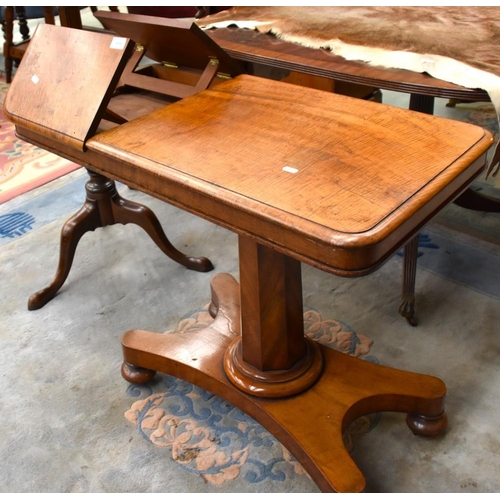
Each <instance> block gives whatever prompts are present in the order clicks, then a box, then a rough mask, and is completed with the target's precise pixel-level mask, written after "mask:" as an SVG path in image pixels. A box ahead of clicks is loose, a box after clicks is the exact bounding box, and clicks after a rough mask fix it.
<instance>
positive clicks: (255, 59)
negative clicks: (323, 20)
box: [206, 28, 490, 102]
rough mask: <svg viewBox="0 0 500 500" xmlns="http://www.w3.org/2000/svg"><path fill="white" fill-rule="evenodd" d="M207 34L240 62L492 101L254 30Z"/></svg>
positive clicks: (480, 92)
mask: <svg viewBox="0 0 500 500" xmlns="http://www.w3.org/2000/svg"><path fill="white" fill-rule="evenodd" d="M206 33H207V34H208V35H209V36H210V37H211V38H212V39H213V40H214V41H216V42H217V43H218V44H219V45H220V46H221V47H222V48H223V49H224V50H225V51H227V52H228V54H229V55H231V56H232V57H234V58H235V59H238V60H241V61H247V62H251V63H258V64H264V65H268V66H273V67H276V68H282V69H285V70H289V71H298V72H303V73H307V74H311V75H316V76H322V77H326V78H332V79H334V80H340V81H345V82H349V83H357V84H360V85H368V86H370V87H376V88H380V89H385V90H393V91H396V92H405V93H410V94H419V95H426V96H432V97H442V98H446V99H463V100H469V101H484V102H488V101H489V100H490V99H489V97H488V94H487V92H485V91H484V90H481V89H468V88H465V87H461V86H458V85H455V84H453V83H450V82H446V81H443V80H438V79H436V78H433V77H431V76H429V75H427V74H425V73H416V72H412V71H406V70H398V69H388V68H379V67H375V66H370V65H368V64H365V63H362V62H357V61H347V60H345V59H343V58H342V57H340V56H334V55H332V53H331V52H329V51H327V50H318V49H311V48H308V47H303V46H301V45H298V44H293V43H290V42H285V41H283V40H280V39H278V38H276V37H275V36H273V35H270V34H264V33H259V32H258V31H255V30H250V29H240V28H219V29H209V30H206Z"/></svg>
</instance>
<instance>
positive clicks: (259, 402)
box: [122, 274, 447, 492]
mask: <svg viewBox="0 0 500 500" xmlns="http://www.w3.org/2000/svg"><path fill="white" fill-rule="evenodd" d="M211 288H212V297H213V302H215V303H216V306H215V310H216V316H215V320H214V322H213V323H212V324H211V325H210V326H208V327H207V328H205V329H203V330H201V331H199V332H197V333H196V334H193V333H183V332H178V333H173V334H159V333H153V332H147V331H143V330H131V331H129V332H127V333H126V334H125V335H124V336H123V338H122V346H123V353H124V359H125V363H126V364H125V367H124V370H123V371H122V373H123V374H124V376H125V378H126V379H127V380H129V381H132V382H135V381H136V380H137V379H138V377H141V378H140V380H143V381H148V380H151V378H152V376H154V373H155V371H159V372H163V373H169V374H172V375H174V376H176V377H180V378H182V379H183V380H187V381H188V382H190V383H192V384H195V385H198V386H200V387H202V388H204V389H205V390H207V391H210V392H212V393H214V394H217V395H219V396H220V397H222V398H224V399H226V400H227V401H229V402H230V403H232V404H234V405H235V406H237V407H238V408H240V409H242V410H243V411H245V412H246V413H247V414H249V415H250V416H251V417H252V418H254V419H255V420H257V421H258V422H259V423H261V424H262V425H263V426H264V427H266V428H267V429H268V430H269V431H270V432H271V433H272V434H274V435H275V436H276V437H277V438H278V439H279V440H280V441H281V442H282V443H283V445H284V446H286V447H287V448H288V449H289V450H290V452H291V453H292V454H293V455H294V456H295V458H296V459H297V460H298V461H299V462H300V463H301V464H302V465H303V467H304V468H305V469H306V471H307V472H308V473H309V474H310V475H311V477H312V479H313V480H314V481H315V482H316V483H317V485H318V486H319V487H320V488H321V490H322V491H324V492H360V491H363V489H364V488H365V479H364V477H363V474H362V473H361V471H360V470H359V468H358V467H357V465H356V464H355V463H354V461H353V460H352V458H351V457H350V455H349V453H348V451H347V450H346V449H345V446H344V442H343V439H342V433H343V432H344V431H345V430H346V429H347V427H348V426H349V424H350V423H352V422H353V421H354V420H355V419H356V418H359V417H360V416H362V415H366V414H369V413H373V412H379V411H397V412H404V413H408V415H409V416H408V424H409V425H410V428H411V429H412V431H413V432H414V433H415V434H419V435H427V436H429V435H436V434H439V433H442V432H443V431H444V429H445V427H446V421H447V420H446V414H445V413H444V411H443V408H444V407H443V401H444V396H445V392H446V388H445V385H444V384H443V382H441V381H440V380H439V379H436V378H434V377H430V376H426V375H418V374H414V373H408V372H404V371H400V370H395V369H392V368H387V367H383V366H380V365H376V364H373V363H369V362H367V361H362V360H360V359H357V358H353V357H351V356H348V355H346V354H343V353H340V352H338V351H335V350H334V349H329V348H327V347H324V346H318V349H319V351H320V352H321V357H322V358H323V362H324V370H323V373H322V376H321V378H320V379H319V380H318V382H317V383H316V384H314V385H313V386H312V387H311V388H310V389H309V390H307V391H305V392H302V393H301V394H298V395H296V396H294V397H292V398H285V399H280V398H274V399H268V398H262V397H261V398H258V397H254V396H251V395H249V394H247V393H246V392H243V391H240V390H239V389H238V388H236V387H235V386H234V385H232V384H231V383H230V382H229V381H228V379H227V378H226V376H225V373H224V371H223V358H224V355H225V353H226V352H227V350H228V349H229V348H230V346H231V344H233V343H234V341H235V339H237V338H238V337H239V335H240V329H239V317H240V305H239V302H238V300H237V295H238V286H237V283H236V282H235V280H234V278H232V277H231V276H230V275H227V274H219V275H216V276H215V277H214V278H212V281H211ZM301 324H302V322H301ZM283 340H284V341H286V339H285V338H284V339H283ZM135 367H147V370H143V369H138V370H137V371H136V369H135ZM271 373H272V372H271Z"/></svg>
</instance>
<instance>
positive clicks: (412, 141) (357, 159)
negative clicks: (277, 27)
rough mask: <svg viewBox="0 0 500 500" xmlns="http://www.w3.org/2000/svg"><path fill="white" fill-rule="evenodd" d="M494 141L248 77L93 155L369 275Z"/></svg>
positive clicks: (98, 143)
mask: <svg viewBox="0 0 500 500" xmlns="http://www.w3.org/2000/svg"><path fill="white" fill-rule="evenodd" d="M491 144H492V137H491V134H490V133H489V132H486V131H485V130H483V129H482V128H480V127H476V126H474V125H469V124H465V123H462V122H457V121H452V120H446V119H442V118H437V117H434V116H429V115H425V114H422V113H416V112H411V111H406V110H401V109H398V108H394V107H390V106H385V105H380V104H378V103H371V102H366V101H362V100H356V99H352V98H348V97H344V96H340V95H336V94H326V93H324V92H320V91H316V90H313V89H308V88H302V87H297V86H294V85H289V84H283V83H281V82H275V81H272V80H265V79H260V78H256V77H252V76H247V75H245V76H240V77H237V78H235V79H233V80H229V81H227V82H225V83H222V84H220V85H217V86H216V87H214V88H212V89H209V90H206V91H203V92H201V93H199V94H197V95H194V96H192V97H189V98H186V99H184V100H182V101H179V102H177V103H174V104H172V105H170V106H168V107H165V108H162V109H160V110H158V111H155V112H153V113H151V114H148V115H146V116H143V117H140V118H138V119H136V120H133V121H131V122H129V123H127V124H125V125H121V126H119V127H116V128H114V129H111V130H109V131H106V132H104V133H102V134H99V135H97V136H95V137H94V138H92V139H90V140H89V141H88V142H87V147H88V149H89V152H91V153H92V154H95V155H96V156H95V158H96V160H95V163H96V169H97V170H98V171H99V169H101V170H103V171H105V173H106V174H108V175H109V174H111V176H115V177H116V176H121V177H122V178H124V177H127V181H128V182H131V183H132V184H135V185H137V186H138V187H140V189H141V190H144V191H146V192H150V193H152V194H155V195H157V196H159V197H161V198H164V199H166V201H169V202H171V203H173V204H175V205H178V206H180V207H182V208H184V209H186V210H188V211H191V212H194V213H196V214H198V215H200V216H202V217H205V218H207V219H209V220H212V221H214V222H216V223H217V224H220V225H222V226H225V227H228V228H229V229H231V230H234V231H236V232H238V233H243V234H250V235H251V236H253V237H255V238H256V239H258V240H260V241H262V242H264V243H267V244H269V245H271V246H274V247H275V248H277V249H279V250H280V251H283V252H284V253H287V254H290V255H292V256H294V257H297V258H299V260H302V261H305V262H308V263H311V264H313V265H316V266H317V267H320V268H322V269H326V270H329V271H331V272H336V273H338V274H344V273H348V274H349V273H358V274H364V273H365V272H368V271H369V270H371V269H372V268H373V267H375V266H377V265H380V264H381V263H382V261H383V260H385V258H387V257H388V256H389V255H390V254H392V252H394V251H395V250H397V248H399V247H400V246H401V244H403V243H404V240H405V239H407V238H408V237H409V236H410V235H411V234H413V233H414V232H415V231H416V230H417V229H418V227H419V225H422V224H423V223H424V222H425V221H426V220H427V219H428V218H429V217H430V216H431V215H432V214H433V213H434V212H435V211H436V210H438V209H439V208H440V207H441V206H442V205H443V204H445V203H446V202H448V201H450V197H453V196H456V195H457V194H458V193H459V190H461V189H463V188H464V187H466V186H467V185H468V183H469V182H470V181H471V180H472V179H473V178H474V177H475V176H477V175H478V174H479V173H480V171H481V170H482V168H483V167H484V153H485V151H486V150H487V149H488V148H489V146H490V145H491ZM92 154H91V155H90V156H88V158H90V162H91V164H92V163H93V160H92V158H93V157H92ZM103 158H105V160H104V161H103ZM471 164H472V166H470V165H471ZM333 250H335V251H333Z"/></svg>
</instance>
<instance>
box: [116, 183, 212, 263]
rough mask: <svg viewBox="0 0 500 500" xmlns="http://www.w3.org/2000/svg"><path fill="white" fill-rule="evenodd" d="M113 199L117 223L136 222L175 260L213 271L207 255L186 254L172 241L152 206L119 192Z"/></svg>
mask: <svg viewBox="0 0 500 500" xmlns="http://www.w3.org/2000/svg"><path fill="white" fill-rule="evenodd" d="M111 201H112V203H113V207H112V208H113V215H114V221H115V224H116V223H120V224H129V223H132V224H136V225H138V226H139V227H141V228H142V229H144V231H146V233H148V235H149V237H150V238H151V239H152V240H153V241H154V242H155V243H156V245H157V246H158V247H159V248H160V250H161V251H162V252H163V253H164V254H165V255H166V256H167V257H170V258H171V259H172V260H174V261H175V262H177V263H179V264H181V265H183V266H184V267H186V268H187V269H192V270H194V271H200V272H208V271H212V269H213V268H214V266H213V264H212V263H211V262H210V260H208V259H207V258H206V257H192V256H190V255H185V254H183V253H182V252H179V250H177V248H175V247H174V246H173V245H172V243H170V241H169V239H168V238H167V235H166V234H165V232H164V231H163V228H162V227H161V224H160V221H159V220H158V218H157V217H156V215H155V214H154V212H153V211H152V210H151V209H150V208H148V207H146V206H144V205H140V204H139V203H134V202H132V201H129V200H125V199H123V198H122V197H121V196H120V195H119V194H118V193H116V195H114V197H113V198H112V200H111Z"/></svg>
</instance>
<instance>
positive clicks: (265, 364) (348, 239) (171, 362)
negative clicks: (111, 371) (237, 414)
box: [41, 76, 492, 492]
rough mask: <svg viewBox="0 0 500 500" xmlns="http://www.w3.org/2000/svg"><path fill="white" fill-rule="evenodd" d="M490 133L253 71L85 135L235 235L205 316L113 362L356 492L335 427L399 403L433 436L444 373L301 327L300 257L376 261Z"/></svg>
mask: <svg viewBox="0 0 500 500" xmlns="http://www.w3.org/2000/svg"><path fill="white" fill-rule="evenodd" d="M167 131H168V133H166V132H167ZM41 140H42V139H41ZM46 142H47V141H46ZM491 143H492V137H491V134H489V132H486V131H484V130H483V129H482V128H479V127H476V126H472V125H469V124H464V123H460V122H456V121H451V120H445V119H441V118H436V117H433V116H430V115H425V114H422V113H416V112H412V111H407V110H401V109H398V108H393V107H389V106H385V105H380V104H375V103H370V102H364V101H360V100H355V99H352V98H348V97H343V96H339V95H335V94H332V95H329V94H325V93H322V92H320V91H316V90H312V89H306V88H304V89H301V90H297V87H296V86H293V85H288V84H283V83H280V82H275V81H272V80H264V79H259V78H256V77H252V76H239V77H237V78H235V79H233V80H229V81H227V82H225V83H222V84H220V85H217V86H216V87H214V88H212V89H209V90H205V91H203V92H201V93H199V94H197V95H194V96H191V97H188V98H186V99H184V100H182V101H179V102H177V103H174V104H172V105H170V106H168V107H165V108H162V109H160V110H157V111H155V112H153V113H151V114H148V115H145V116H143V117H141V118H138V119H136V120H132V121H130V122H129V123H127V124H124V125H121V126H118V127H116V128H113V129H111V130H108V131H106V132H103V133H101V134H97V135H96V136H94V137H93V138H91V139H89V140H88V141H87V143H86V147H87V152H86V153H84V154H85V159H86V163H87V164H88V165H90V166H91V168H92V170H94V171H96V172H99V173H101V174H104V175H106V176H109V177H111V178H114V179H118V180H121V181H123V182H126V183H128V184H129V185H132V186H134V187H137V188H138V189H140V190H142V191H145V192H147V193H150V194H152V195H154V196H156V197H158V198H160V199H163V200H165V201H167V202H169V203H172V204H174V205H176V206H178V207H180V208H182V209H185V210H187V211H189V212H192V213H194V214H197V215H199V216H201V217H203V218H205V219H208V220H210V221H212V222H215V223H217V224H219V225H221V226H223V227H226V228H228V229H230V230H232V231H234V232H236V233H238V235H239V259H240V283H239V285H238V283H237V282H236V281H235V280H234V279H233V278H232V277H231V276H230V275H227V274H219V275H216V276H215V277H214V278H213V279H212V282H211V289H212V303H211V313H212V316H213V317H214V321H213V323H212V324H211V326H209V327H208V328H206V329H204V330H202V331H201V332H199V333H197V334H175V335H165V334H160V333H154V332H146V331H141V330H132V331H129V332H127V333H126V334H125V335H124V337H123V339H122V345H123V353H124V360H125V363H124V365H123V369H122V374H123V376H124V377H125V378H126V379H127V380H128V381H130V382H136V383H144V382H146V381H148V380H150V379H151V378H152V377H153V376H154V375H155V372H157V371H160V372H164V373H169V374H172V375H174V376H177V377H180V378H183V379H185V380H188V381H189V382H191V383H194V384H196V385H199V386H201V387H203V388H205V389H206V390H208V391H211V392H213V393H215V394H218V395H220V396H221V397H223V398H225V399H226V400H228V401H229V402H231V403H232V404H234V405H236V406H238V407H239V408H241V409H242V410H243V411H245V412H246V413H248V414H249V415H251V416H252V417H253V418H255V419H256V420H257V421H259V422H260V423H261V424H262V425H263V426H264V427H266V428H267V429H268V430H269V431H270V432H272V433H273V434H274V435H275V436H276V437H277V438H278V439H279V440H280V441H281V442H282V443H283V444H284V445H285V446H286V447H287V448H288V449H289V450H290V451H291V452H292V453H293V454H294V455H295V457H296V458H297V459H298V460H299V461H300V462H301V463H302V465H303V466H304V467H305V469H306V470H307V471H308V473H309V474H310V475H311V477H312V478H313V479H314V480H315V481H316V483H317V484H318V485H319V487H320V488H321V489H322V490H323V491H340V492H356V491H362V490H363V489H364V486H365V481H364V477H363V475H362V473H361V472H360V471H359V469H358V468H357V466H356V465H355V463H354V462H353V460H352V459H351V458H350V456H349V454H348V452H347V451H346V450H345V448H344V444H343V441H342V432H343V430H344V429H345V428H346V427H347V426H348V425H349V423H350V422H352V421H353V420H354V419H356V418H357V417H359V416H361V415H364V414H368V413H373V412H378V411H398V412H405V413H407V414H408V418H407V423H408V425H409V426H410V428H411V429H412V431H413V432H414V433H416V434H420V435H426V436H434V435H437V434H439V433H441V432H443V431H444V429H445V427H446V414H445V413H444V396H445V390H446V389H445V385H444V383H443V382H441V381H440V380H439V379H436V378H434V377H430V376H427V375H419V374H413V373H409V372H405V371H399V370H395V369H392V368H387V367H383V366H378V365H375V364H372V363H369V362H365V361H362V360H359V359H355V358H352V357H350V356H348V355H346V354H342V353H339V352H337V351H335V350H332V349H328V348H325V347H322V346H320V345H318V344H316V343H315V342H313V341H310V340H308V339H306V338H305V336H304V331H303V321H302V288H301V267H300V266H301V265H300V262H305V263H307V264H310V265H313V266H316V267H318V268H319V269H322V270H325V271H327V272H331V273H334V274H338V275H342V276H347V277H356V276H361V275H366V274H368V273H370V272H372V271H374V270H375V269H376V268H377V267H379V266H380V265H382V264H383V263H384V262H385V261H386V260H387V259H388V258H389V257H390V256H391V255H393V253H394V252H395V251H396V250H397V249H398V248H400V247H401V245H403V244H404V243H405V242H406V241H408V240H409V239H411V238H412V237H413V236H414V235H415V234H416V233H417V231H418V230H419V229H420V228H421V227H422V225H424V224H425V223H426V222H427V221H428V220H429V219H430V218H431V217H432V216H433V215H434V214H436V212H437V211H439V210H440V208H441V207H443V206H444V205H445V204H446V203H448V202H450V201H451V200H453V199H454V198H455V197H456V196H457V195H459V194H460V192H462V191H463V190H464V189H466V188H467V186H468V185H469V184H470V182H472V180H473V179H474V178H475V177H476V176H477V175H479V174H480V173H481V171H482V170H483V168H484V165H485V152H486V151H487V149H488V148H489V146H490V145H491ZM311 421H313V422H315V425H314V426H311V425H309V424H310V422H311Z"/></svg>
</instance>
